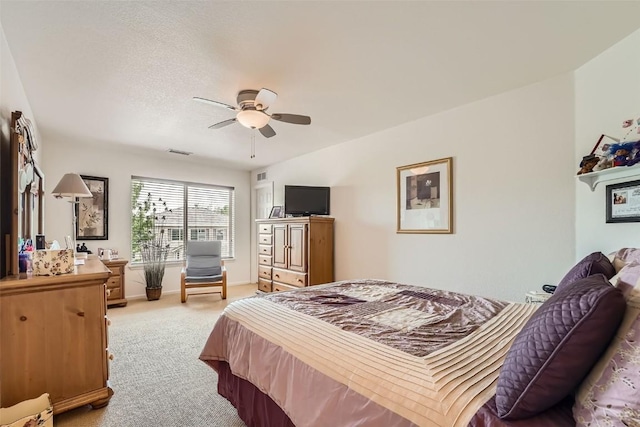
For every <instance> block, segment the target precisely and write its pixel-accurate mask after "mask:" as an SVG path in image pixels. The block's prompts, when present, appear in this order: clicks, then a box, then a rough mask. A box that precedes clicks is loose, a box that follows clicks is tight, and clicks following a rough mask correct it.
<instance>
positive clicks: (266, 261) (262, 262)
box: [258, 255, 271, 265]
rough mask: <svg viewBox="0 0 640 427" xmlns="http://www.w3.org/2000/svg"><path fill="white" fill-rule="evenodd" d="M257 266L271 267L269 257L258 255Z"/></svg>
mask: <svg viewBox="0 0 640 427" xmlns="http://www.w3.org/2000/svg"><path fill="white" fill-rule="evenodd" d="M258 264H260V265H271V257H270V256H267V255H258Z"/></svg>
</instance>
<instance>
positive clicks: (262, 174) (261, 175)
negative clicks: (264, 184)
mask: <svg viewBox="0 0 640 427" xmlns="http://www.w3.org/2000/svg"><path fill="white" fill-rule="evenodd" d="M265 179H267V173H266V172H260V173H259V174H258V181H264V180H265Z"/></svg>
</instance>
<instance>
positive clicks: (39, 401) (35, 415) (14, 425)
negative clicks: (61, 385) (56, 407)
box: [0, 393, 53, 427]
mask: <svg viewBox="0 0 640 427" xmlns="http://www.w3.org/2000/svg"><path fill="white" fill-rule="evenodd" d="M25 425H29V426H34V427H35V426H37V427H53V407H52V406H51V401H50V400H49V394H48V393H44V394H43V395H41V396H40V397H37V398H35V399H29V400H25V401H23V402H20V403H16V404H15V405H13V406H10V407H8V408H0V427H24V426H25Z"/></svg>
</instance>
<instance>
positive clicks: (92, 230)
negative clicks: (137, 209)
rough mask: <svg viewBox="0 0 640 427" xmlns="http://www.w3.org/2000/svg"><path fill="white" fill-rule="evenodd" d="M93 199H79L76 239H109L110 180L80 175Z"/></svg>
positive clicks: (77, 204)
mask: <svg viewBox="0 0 640 427" xmlns="http://www.w3.org/2000/svg"><path fill="white" fill-rule="evenodd" d="M80 177H81V178H82V180H83V181H84V183H85V184H87V187H88V188H89V191H91V194H92V195H93V196H92V197H86V198H84V197H83V198H78V199H77V203H76V218H77V221H76V239H82V240H107V239H108V238H109V223H108V220H109V215H108V213H109V178H99V177H97V176H86V175H80Z"/></svg>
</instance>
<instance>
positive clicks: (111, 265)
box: [102, 259, 129, 307]
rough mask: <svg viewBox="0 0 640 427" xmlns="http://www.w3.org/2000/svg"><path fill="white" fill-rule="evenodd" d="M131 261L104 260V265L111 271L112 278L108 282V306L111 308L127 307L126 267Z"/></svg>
mask: <svg viewBox="0 0 640 427" xmlns="http://www.w3.org/2000/svg"><path fill="white" fill-rule="evenodd" d="M128 262H129V261H128V260H126V259H112V260H110V261H107V260H102V263H103V264H104V265H105V266H107V268H108V269H109V270H111V277H109V280H107V289H108V292H107V305H108V306H109V307H113V306H120V307H124V306H125V305H127V299H126V298H125V297H124V267H125V265H127V263H128Z"/></svg>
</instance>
